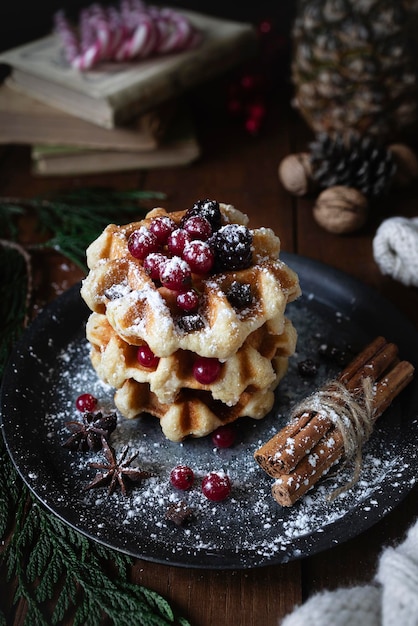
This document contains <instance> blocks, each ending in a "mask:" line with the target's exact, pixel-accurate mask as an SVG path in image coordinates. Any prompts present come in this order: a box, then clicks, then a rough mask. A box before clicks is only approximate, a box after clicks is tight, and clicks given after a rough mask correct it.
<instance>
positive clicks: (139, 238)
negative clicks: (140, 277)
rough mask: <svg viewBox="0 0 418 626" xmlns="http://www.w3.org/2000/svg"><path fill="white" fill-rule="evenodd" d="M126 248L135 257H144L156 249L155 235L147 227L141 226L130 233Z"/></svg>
mask: <svg viewBox="0 0 418 626" xmlns="http://www.w3.org/2000/svg"><path fill="white" fill-rule="evenodd" d="M128 250H129V252H130V253H131V254H132V256H133V257H135V258H136V259H145V257H146V256H148V254H150V253H151V252H156V251H157V250H158V241H157V237H156V236H155V235H154V234H153V233H152V232H151V231H149V230H148V228H145V226H141V228H139V229H138V230H134V231H133V233H132V234H131V235H130V237H129V239H128Z"/></svg>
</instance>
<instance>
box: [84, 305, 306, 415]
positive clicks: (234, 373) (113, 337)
mask: <svg viewBox="0 0 418 626" xmlns="http://www.w3.org/2000/svg"><path fill="white" fill-rule="evenodd" d="M86 334H87V339H88V340H89V342H90V344H91V346H92V349H91V361H92V364H93V367H94V368H95V370H96V371H97V374H98V376H99V377H100V378H101V379H102V380H103V381H104V382H106V383H108V384H109V385H111V386H112V387H115V388H116V389H119V388H120V387H122V386H123V385H124V383H125V382H126V381H127V380H129V379H131V380H133V381H136V382H137V383H140V384H143V385H148V387H149V389H150V391H151V392H152V393H153V394H154V395H155V397H156V400H157V401H158V402H160V403H161V404H169V403H172V402H175V401H176V400H177V398H178V397H179V395H180V393H181V391H182V390H183V389H194V390H200V391H207V392H209V393H210V394H211V396H212V398H213V399H214V400H219V401H221V402H222V403H224V404H226V405H227V406H233V405H235V404H237V403H238V402H239V400H240V398H241V396H242V394H243V392H244V391H245V390H246V389H248V388H250V387H251V388H254V389H255V390H263V389H266V388H268V387H270V386H271V385H272V384H276V383H277V382H278V380H277V378H278V373H279V374H280V378H281V377H282V375H283V374H284V371H285V369H286V367H287V357H289V356H290V355H291V354H293V352H294V350H295V344H296V331H295V329H294V327H293V325H292V324H291V322H290V321H289V320H285V324H284V331H283V333H282V334H281V335H274V334H272V333H271V332H270V328H269V325H268V323H266V324H265V325H264V326H262V327H261V328H259V329H257V330H256V331H254V332H253V333H252V334H251V335H250V336H249V337H248V338H247V339H246V341H245V342H244V344H243V345H242V346H241V348H240V349H239V350H237V352H236V353H235V354H234V355H233V356H231V357H230V358H229V359H227V360H226V361H224V362H223V363H222V365H221V372H220V375H219V376H218V378H217V379H216V381H214V382H212V383H211V384H209V385H205V384H202V383H199V382H198V381H197V380H196V378H195V377H194V376H193V373H192V368H193V363H194V361H195V359H196V355H195V354H194V353H192V352H188V351H185V350H177V351H176V352H175V353H173V354H172V355H170V356H168V357H162V358H160V360H159V362H158V365H157V367H156V368H155V369H154V368H151V369H150V368H148V367H144V366H143V365H141V364H140V363H139V362H138V359H137V356H136V354H137V347H136V346H133V345H130V344H127V343H126V342H125V341H123V339H121V338H120V337H119V335H117V334H116V333H115V331H114V330H113V328H112V327H111V325H110V324H109V322H108V321H107V318H106V316H105V315H104V314H101V313H92V314H91V316H90V318H89V320H88V322H87V327H86ZM127 417H131V415H130V414H129V415H127Z"/></svg>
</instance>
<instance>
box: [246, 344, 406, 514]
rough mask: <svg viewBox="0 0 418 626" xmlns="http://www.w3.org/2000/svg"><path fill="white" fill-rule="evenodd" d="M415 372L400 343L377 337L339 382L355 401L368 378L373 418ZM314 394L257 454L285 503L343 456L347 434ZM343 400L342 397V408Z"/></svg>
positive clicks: (274, 491)
mask: <svg viewBox="0 0 418 626" xmlns="http://www.w3.org/2000/svg"><path fill="white" fill-rule="evenodd" d="M413 375H414V367H413V366H412V364H411V363H409V362H408V361H400V360H399V358H398V348H397V346H396V345H395V344H393V343H389V342H387V341H386V339H385V338H384V337H377V338H376V339H375V340H374V341H373V342H372V343H370V344H369V345H368V346H366V348H365V349H364V350H363V351H362V352H361V353H360V354H359V355H358V356H357V357H355V358H354V360H353V361H351V363H350V364H349V365H348V366H347V367H346V368H345V369H344V370H343V371H342V372H341V374H340V375H339V376H338V378H337V379H336V381H337V383H338V385H339V386H340V387H342V388H343V389H344V391H345V393H346V395H347V392H349V396H350V397H351V396H352V397H353V399H355V401H356V402H358V401H360V402H362V400H363V399H364V398H363V396H364V394H365V393H366V392H365V389H366V386H365V382H367V383H368V389H369V394H370V397H369V415H370V418H371V422H372V423H374V422H375V421H376V419H377V418H378V417H379V416H380V415H382V413H383V412H384V411H385V410H386V409H387V408H388V407H389V406H390V404H391V403H392V401H393V399H394V398H395V397H396V396H397V395H398V394H399V393H400V392H401V391H402V390H403V389H404V388H405V387H406V386H407V385H408V383H409V382H410V381H411V380H412V378H413ZM332 384H333V381H331V383H330V385H331V386H332ZM326 387H327V386H325V387H324V388H326ZM311 398H312V402H311V406H310V404H309V403H310V399H308V401H307V403H304V405H303V409H301V411H299V412H298V411H297V410H296V413H294V415H293V417H292V419H291V421H290V422H289V424H288V425H286V426H285V427H284V428H283V429H282V430H281V431H279V432H278V433H277V434H276V435H274V436H273V437H272V438H271V439H270V440H269V441H267V443H265V444H264V445H263V446H262V447H261V448H259V449H258V450H257V451H256V452H255V453H254V458H255V460H256V461H257V463H258V464H259V465H260V467H262V469H263V470H264V471H265V472H266V473H267V474H268V475H269V476H271V477H272V478H275V479H276V480H275V483H274V484H273V487H272V494H273V497H274V498H275V500H276V501H277V502H278V503H279V504H281V505H283V506H291V505H292V504H294V503H295V502H296V501H297V500H298V499H299V498H301V497H302V496H303V495H304V494H305V493H306V492H307V491H308V490H309V489H310V488H311V487H312V486H313V485H315V484H316V483H317V482H318V480H319V479H320V478H321V477H322V476H324V475H325V474H326V473H327V472H328V470H329V469H330V468H331V466H333V465H334V464H335V463H336V462H337V461H338V460H340V459H341V458H342V457H344V456H345V448H344V437H343V433H342V432H341V428H340V427H339V425H338V422H336V421H335V420H334V419H332V416H330V412H329V411H327V410H325V407H324V410H323V409H322V407H321V402H320V398H321V395H319V396H318V397H316V398H315V394H313V396H311ZM318 398H319V400H318ZM345 401H346V400H344V397H342V398H341V400H340V404H341V408H343V404H344V402H345ZM337 406H338V401H337Z"/></svg>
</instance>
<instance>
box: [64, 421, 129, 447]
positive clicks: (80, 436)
mask: <svg viewBox="0 0 418 626" xmlns="http://www.w3.org/2000/svg"><path fill="white" fill-rule="evenodd" d="M82 420H83V421H82V422H77V421H71V422H66V423H65V425H66V427H67V428H68V430H71V431H72V435H71V437H69V438H68V439H67V441H66V442H65V443H63V444H62V445H63V447H64V448H69V449H70V450H78V451H79V452H86V451H87V450H100V449H101V447H102V439H109V437H110V435H111V433H112V432H113V431H114V430H115V428H116V421H117V418H116V413H108V414H103V413H102V412H101V411H97V412H96V413H90V412H85V413H83V415H82Z"/></svg>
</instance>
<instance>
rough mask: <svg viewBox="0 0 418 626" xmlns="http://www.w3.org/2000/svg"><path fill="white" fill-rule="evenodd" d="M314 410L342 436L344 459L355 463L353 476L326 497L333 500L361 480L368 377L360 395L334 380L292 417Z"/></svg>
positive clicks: (369, 403)
mask: <svg viewBox="0 0 418 626" xmlns="http://www.w3.org/2000/svg"><path fill="white" fill-rule="evenodd" d="M313 410H314V411H316V412H317V413H321V414H322V415H325V416H326V417H328V418H329V419H330V420H331V422H332V423H333V424H335V427H336V428H338V430H339V431H340V433H341V437H342V440H343V447H344V456H345V459H346V460H347V461H351V460H352V461H353V462H354V471H353V477H352V479H351V480H350V481H348V482H347V483H346V484H345V485H344V486H342V487H339V488H337V489H335V490H334V491H333V493H332V494H331V495H330V496H329V497H328V499H329V500H334V499H335V498H336V497H337V496H338V495H339V494H341V493H343V492H345V491H347V490H348V489H350V488H351V487H352V486H354V485H355V484H356V483H357V482H358V480H359V477H360V472H361V467H362V448H363V445H364V443H365V442H366V441H367V440H368V439H369V437H370V435H371V434H372V432H373V425H374V419H373V383H372V380H371V378H369V377H367V378H364V379H363V380H362V388H361V392H358V393H353V392H352V391H349V390H348V389H347V387H345V385H343V384H342V383H341V382H339V381H337V380H334V381H332V382H330V383H329V384H328V385H326V386H325V387H323V388H322V389H320V390H318V391H316V392H315V393H314V394H312V395H311V396H309V397H308V398H306V399H305V400H303V401H302V402H301V403H300V404H298V406H297V407H296V408H295V409H294V410H293V413H292V417H296V416H297V415H301V414H302V413H305V412H312V411H313Z"/></svg>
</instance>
